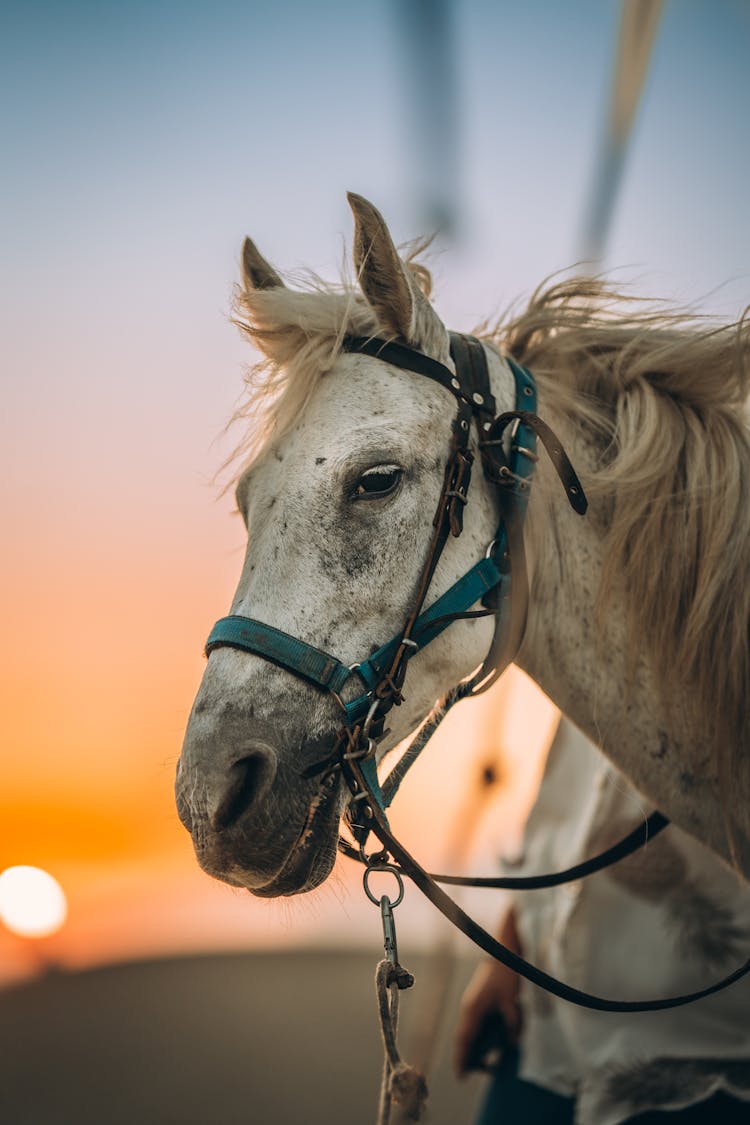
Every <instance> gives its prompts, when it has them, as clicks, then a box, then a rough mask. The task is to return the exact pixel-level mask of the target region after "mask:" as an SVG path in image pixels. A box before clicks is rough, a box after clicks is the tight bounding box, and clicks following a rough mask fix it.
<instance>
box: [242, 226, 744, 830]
mask: <svg viewBox="0 0 750 1125" xmlns="http://www.w3.org/2000/svg"><path fill="white" fill-rule="evenodd" d="M421 248H422V247H419V246H416V247H415V248H414V249H413V251H412V253H411V254H410V256H409V258H408V259H407V264H408V265H409V267H410V269H411V270H412V273H413V276H414V277H415V279H416V281H417V283H418V284H419V285H420V287H421V288H422V289H423V291H424V292H425V293H427V294H428V295H429V293H430V289H431V278H430V274H429V272H428V271H427V270H426V269H425V267H424V266H423V265H422V264H421V263H419V262H418V261H417V260H416V254H417V253H418V251H419V250H420V249H421ZM235 323H236V324H238V326H239V327H240V329H241V331H242V332H243V333H244V334H245V335H246V336H247V337H248V339H249V340H250V341H251V342H252V343H253V344H254V345H255V346H256V347H257V348H258V350H259V351H260V353H261V355H262V359H261V360H260V362H259V363H258V364H256V365H255V366H254V367H252V368H250V370H249V371H248V374H247V376H246V395H245V397H244V401H243V403H242V404H241V405H240V407H239V408H238V410H237V411H236V413H235V415H234V419H233V420H236V419H241V420H243V421H244V422H245V423H248V424H247V425H246V426H245V437H244V439H243V442H242V444H241V445H240V447H239V448H238V450H237V451H236V454H235V456H237V455H239V456H240V458H241V459H242V461H243V462H244V464H243V468H247V467H251V466H252V465H253V464H255V463H257V462H258V461H259V460H261V459H262V458H263V457H264V456H265V454H266V453H267V451H268V449H269V448H270V446H271V444H272V442H273V441H274V440H276V439H277V438H279V437H281V436H282V435H283V433H284V432H285V431H287V430H288V429H289V428H290V427H291V425H292V424H293V422H294V420H295V418H297V417H298V415H299V412H300V411H301V410H304V408H305V405H306V403H307V401H308V400H309V397H310V395H311V394H312V392H313V390H314V388H315V385H316V383H317V380H318V379H319V378H320V377H322V376H324V375H325V373H326V372H327V371H329V370H330V368H331V367H332V366H333V364H334V362H335V360H336V358H337V356H338V354H339V351H340V346H341V342H342V339H343V337H344V336H345V335H347V334H352V335H358V336H367V335H375V334H378V332H379V327H378V324H377V321H376V318H375V315H374V313H373V312H372V310H371V309H370V307H369V305H368V304H367V303H366V302H365V301H364V299H363V298H362V296H361V295H360V293H359V291H358V289H357V288H356V286H355V284H354V283H353V281H351V280H347V279H345V278H344V279H343V280H342V281H341V282H340V283H339V284H338V285H331V284H329V283H327V282H324V281H322V280H321V279H320V278H317V277H315V276H311V277H310V278H309V280H308V284H307V288H306V289H305V290H304V291H300V290H291V289H287V288H276V289H262V290H250V291H245V290H242V291H239V292H238V293H237V295H236V305H235ZM476 334H477V335H479V336H481V337H482V338H483V339H485V340H486V342H487V343H490V344H492V345H494V346H495V347H496V348H498V349H499V350H500V352H501V353H504V354H509V355H511V356H512V357H513V358H514V359H516V360H518V362H520V363H522V364H524V365H525V366H528V367H529V368H530V369H531V370H532V372H533V373H534V375H535V377H536V378H537V380H538V382H539V387H540V397H541V399H542V406H543V410H544V412H545V413H547V412H549V414H550V415H551V417H552V418H553V420H554V419H555V418H557V417H559V416H560V415H561V414H562V415H563V416H564V417H567V418H568V419H570V421H571V422H574V423H575V424H576V425H581V424H583V425H584V426H585V427H586V428H587V432H588V433H589V435H593V437H594V438H595V444H596V446H597V448H598V449H599V451H600V455H599V461H598V464H597V465H596V466H595V468H594V470H593V474H592V475H588V476H587V477H586V480H585V482H584V483H585V486H586V490H587V493H589V495H590V496H592V497H597V498H599V500H600V501H601V503H600V505H599V507H600V509H601V510H602V511H605V512H606V513H607V533H606V549H607V558H606V562H605V569H604V574H605V580H604V582H603V585H602V588H601V590H600V593H599V610H600V612H603V611H604V610H606V607H607V603H608V598H609V597H610V595H611V594H612V593H613V592H614V588H615V584H616V580H618V579H622V580H624V582H625V587H626V590H627V593H628V599H627V601H628V607H629V609H628V612H629V615H630V620H629V636H630V638H631V648H632V652H633V653H634V654H635V653H637V647H638V646H640V645H641V644H642V642H643V640H644V638H647V639H648V645H649V650H650V652H651V655H652V658H653V665H654V668H655V669H657V670H658V671H659V672H660V673H661V675H662V683H661V684H660V685H659V686H660V688H661V691H662V694H663V696H664V697H665V699H667V700H668V699H669V698H670V697H672V698H674V697H675V696H676V692H675V690H674V683H672V684H671V685H670V682H669V680H670V678H671V679H672V681H674V677H675V676H676V675H678V676H679V677H680V685H679V686H680V687H681V688H682V689H683V692H682V695H683V696H684V697H685V698H687V699H689V700H690V701H691V704H692V705H693V706H694V708H695V718H696V719H697V720H698V721H699V724H700V725H699V728H698V729H700V730H702V731H704V732H705V737H706V741H707V744H708V745H709V746H713V747H714V748H715V753H716V763H717V767H718V774H719V779H720V783H721V784H722V790H723V793H724V798H725V803H726V805H727V808H729V805H730V804H731V801H730V800H729V797H730V792H731V790H730V785H731V786H734V787H735V798H734V799H735V800H736V786H737V784H738V783H739V786H740V787H739V793H741V795H742V797H741V799H742V800H746V799H750V755H749V754H748V753H747V746H748V741H749V736H750V708H749V707H748V685H749V684H750V652H749V645H748V638H749V635H750V503H748V497H750V436H749V435H748V429H747V414H746V403H747V399H748V394H749V393H750V323H749V322H748V321H747V320H746V319H745V318H742V319H740V320H739V321H738V322H736V323H731V324H716V323H715V322H712V321H707V320H705V319H701V318H699V317H696V316H694V315H692V314H690V313H685V312H684V311H677V310H674V309H671V308H669V307H668V306H666V305H665V304H663V303H659V302H653V301H644V300H639V299H634V298H633V297H632V296H629V295H627V294H624V293H621V292H618V291H617V290H616V289H615V288H614V287H612V286H611V285H609V284H607V283H606V282H604V281H603V280H601V279H597V278H588V277H575V278H572V279H567V280H563V281H557V282H549V281H548V282H545V283H544V284H543V285H542V286H540V288H539V289H538V290H537V291H536V292H535V293H534V294H533V295H532V297H531V299H530V301H529V302H528V304H527V306H526V307H525V308H524V309H523V311H522V312H520V313H519V314H516V315H510V314H506V315H505V316H504V317H503V318H501V320H500V321H499V322H497V323H496V324H495V325H494V326H493V327H492V328H489V327H488V326H487V325H484V326H482V327H481V328H479V329H478V330H477V332H476ZM232 460H233V461H234V457H233V458H232Z"/></svg>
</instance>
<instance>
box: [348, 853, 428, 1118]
mask: <svg viewBox="0 0 750 1125" xmlns="http://www.w3.org/2000/svg"><path fill="white" fill-rule="evenodd" d="M379 872H380V873H388V874H390V875H393V876H394V877H395V879H396V882H397V884H398V895H397V896H396V898H395V900H391V899H390V898H389V897H388V895H381V896H380V899H378V898H376V896H375V895H374V894H373V892H372V891H371V890H370V876H371V875H373V874H376V873H379ZM363 884H364V888H365V894H366V895H367V897H368V898H369V900H370V902H373V903H375V905H376V906H379V907H380V918H381V921H382V923H383V947H384V949H385V957H384V958H383V959H382V960H381V961H379V962H378V965H377V968H376V970H375V994H376V996H377V1001H378V1016H379V1017H380V1033H381V1036H382V1039H383V1053H384V1057H383V1076H382V1078H381V1082H380V1098H379V1100H378V1116H377V1125H388V1123H389V1121H390V1119H391V1106H392V1104H393V1103H394V1102H395V1103H396V1104H397V1105H398V1106H400V1108H401V1109H402V1110H403V1112H404V1114H405V1115H406V1117H408V1118H409V1120H410V1121H419V1120H420V1118H421V1116H422V1110H423V1109H424V1107H425V1103H426V1101H427V1081H426V1079H425V1076H424V1075H423V1074H422V1073H421V1072H420V1071H419V1070H417V1069H416V1067H413V1066H409V1064H408V1063H405V1062H404V1060H403V1059H402V1058H401V1055H400V1053H399V1050H398V1045H397V1043H396V1035H397V1032H398V1009H399V994H400V992H401V991H402V989H405V988H411V986H412V985H413V984H414V977H413V976H412V975H411V973H410V972H407V970H406V969H405V968H404V967H403V966H402V965H401V964H400V963H399V959H398V946H397V943H396V921H395V919H394V917H393V911H394V909H395V908H396V907H397V906H398V905H399V903H400V902H401V901H402V899H403V897H404V882H403V879H402V878H401V873H400V872H399V871H398V870H397V869H396V868H395V867H393V866H392V865H391V864H387V863H377V862H375V863H371V864H370V865H369V866H368V867H367V868H366V869H365V873H364V877H363Z"/></svg>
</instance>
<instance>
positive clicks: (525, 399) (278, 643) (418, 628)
mask: <svg viewBox="0 0 750 1125" xmlns="http://www.w3.org/2000/svg"><path fill="white" fill-rule="evenodd" d="M452 339H453V341H454V345H455V337H452ZM480 346H481V345H480ZM344 347H345V349H346V350H347V351H357V352H365V353H366V354H369V355H372V356H373V357H375V358H378V359H382V360H383V361H385V362H387V363H391V364H395V365H396V366H398V367H401V368H403V369H405V370H409V371H414V372H416V373H418V374H424V375H426V376H427V377H428V378H431V379H433V380H435V381H437V382H439V383H440V384H441V385H442V386H444V387H445V388H446V390H449V391H450V392H451V393H452V394H453V395H454V396H455V397H456V398H458V399H459V401H460V402H461V401H463V403H465V404H466V405H467V406H468V407H469V408H470V409H471V410H472V412H473V414H474V417H475V420H477V422H478V424H480V422H479V418H478V415H480V411H479V410H478V409H477V406H478V404H477V402H476V399H472V398H471V397H470V396H469V395H468V394H467V393H466V390H465V387H464V386H463V385H462V383H460V382H459V380H458V379H457V378H456V376H455V375H454V374H453V372H452V371H451V370H450V369H449V368H447V367H445V366H444V365H443V364H441V363H438V362H437V361H436V360H434V359H432V358H431V357H430V356H425V355H424V354H423V353H421V352H417V351H415V350H414V349H411V348H407V347H404V346H402V345H400V344H392V343H386V342H385V341H383V340H377V339H368V340H360V339H355V340H347V341H345V343H344ZM506 362H507V363H508V364H509V365H510V368H511V371H512V372H513V377H514V380H515V385H516V409H517V410H519V411H523V412H525V413H528V414H534V413H536V407H537V396H536V385H535V383H534V378H533V376H532V374H531V372H530V371H528V370H527V369H526V368H525V367H522V366H521V365H520V364H518V363H516V362H515V361H513V360H512V359H510V358H506ZM476 397H478V398H482V397H483V396H480V395H477V396H476ZM484 398H485V399H486V398H489V399H490V404H489V408H488V406H487V405H485V404H484V402H483V403H482V406H483V411H482V413H483V414H489V415H490V416H491V414H492V413H494V402H492V400H491V396H489V395H486V396H484ZM485 427H486V429H487V430H488V429H489V428H490V423H485ZM480 436H481V431H480ZM535 460H536V435H535V433H534V431H533V430H532V429H531V428H530V427H529V426H528V425H526V424H525V423H524V422H523V421H520V422H519V425H518V427H517V429H516V433H515V436H514V439H513V442H512V446H511V451H510V456H509V458H508V470H509V472H510V474H512V476H513V478H514V479H515V481H516V484H517V496H518V503H519V508H520V511H521V514H522V515H523V514H524V512H525V509H526V504H527V502H528V490H529V485H530V482H531V477H532V474H533V470H534V463H535ZM506 555H507V536H506V530H505V524H504V522H503V521H502V520H501V522H500V525H499V527H498V531H497V535H496V537H495V539H494V540H493V542H492V544H491V545H490V548H489V549H488V552H487V555H486V557H485V558H483V559H480V560H479V562H477V563H475V564H474V566H472V567H471V568H470V569H469V570H468V571H467V572H466V573H465V574H463V575H462V576H461V577H460V578H459V579H458V580H457V581H456V582H454V583H453V585H452V586H451V587H450V588H449V589H448V590H446V591H445V593H444V594H442V595H441V596H440V597H439V598H438V599H437V600H436V601H435V602H433V604H432V605H431V606H430V607H429V608H428V609H426V610H425V611H424V612H423V613H421V614H420V616H419V617H418V618H417V620H416V622H415V625H414V628H413V629H412V634H411V643H412V644H413V645H414V647H415V649H418V650H420V651H421V650H422V649H423V648H425V647H426V646H427V645H428V644H429V643H430V642H431V641H433V640H435V638H436V637H439V636H440V634H441V633H442V632H443V631H444V630H445V629H447V627H448V626H449V625H450V624H451V623H452V621H453V620H455V619H456V617H457V615H460V614H463V613H466V612H467V611H468V610H470V609H471V607H472V606H474V605H476V603H477V602H479V601H481V600H482V599H485V598H486V597H487V595H489V594H490V593H491V592H492V591H495V595H494V597H495V599H496V601H497V604H498V605H501V604H503V601H504V599H506V598H507V597H508V596H509V592H510V591H509V587H510V572H509V570H508V569H507V567H505V565H504V562H503V560H504V559H505V558H506ZM402 640H403V633H401V632H399V633H396V634H395V635H394V636H393V637H391V638H390V640H388V641H386V642H385V644H383V645H381V646H380V648H378V649H377V651H376V652H374V653H372V654H371V655H370V656H368V657H366V658H364V659H363V660H361V661H359V662H358V663H356V664H352V665H348V664H344V663H342V662H341V661H340V660H338V658H337V657H335V656H332V655H331V654H330V653H327V652H325V651H324V650H323V649H320V648H317V647H316V646H314V645H310V644H308V643H307V642H305V641H302V640H300V639H299V638H298V637H293V636H291V635H290V634H288V633H285V632H283V630H281V629H277V628H276V627H275V626H273V625H267V624H265V623H264V622H262V621H259V620H257V619H256V618H252V617H245V616H242V615H240V614H232V615H230V616H228V617H222V618H221V619H220V620H219V621H217V622H216V624H215V625H214V627H213V629H212V630H211V633H210V635H209V637H208V640H207V641H206V649H205V651H206V655H207V656H208V655H210V653H212V652H213V651H214V650H215V649H217V648H222V647H228V648H236V649H240V650H241V651H243V652H249V653H252V654H253V655H255V656H260V657H262V658H263V659H264V660H268V661H270V662H271V663H273V664H276V665H278V666H279V667H281V668H284V669H286V670H287V671H289V672H291V673H293V674H294V675H296V676H299V677H300V678H301V679H303V680H306V681H307V682H308V683H310V684H313V685H314V686H315V687H317V688H319V689H320V690H323V691H328V692H330V693H331V694H332V695H334V696H335V697H336V699H337V700H338V702H339V703H340V705H341V707H342V709H343V716H344V723H345V725H346V726H347V727H349V728H352V727H354V726H355V725H356V724H358V723H360V722H361V721H362V720H363V719H364V718H365V717H366V715H367V714H368V711H369V710H370V708H371V706H372V702H373V692H374V690H375V687H376V686H377V684H378V683H379V682H380V680H381V679H382V677H383V675H384V673H385V672H386V671H387V669H388V667H389V665H390V663H391V661H392V660H393V659H394V657H395V655H396V653H397V651H398V648H399V646H400V645H401V643H402ZM353 677H357V678H358V679H359V680H360V681H361V682H362V685H363V686H364V688H365V690H364V691H363V692H361V693H360V694H359V695H357V696H356V698H354V699H352V700H351V701H350V702H348V703H344V701H343V700H342V699H341V692H342V689H343V688H344V686H345V685H346V684H347V683H348V682H349V681H350V680H351V679H352V678H353ZM370 766H372V768H371V769H370V768H368V770H367V772H368V774H369V775H370V777H371V780H372V783H373V788H374V789H375V791H376V793H377V794H380V786H379V784H378V782H377V773H376V771H375V768H374V762H371V761H368V762H365V763H364V765H363V768H364V767H370ZM388 803H390V802H388ZM385 804H386V802H383V807H385Z"/></svg>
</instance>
